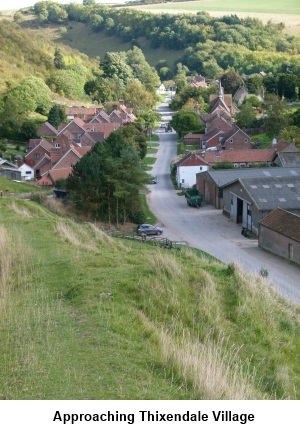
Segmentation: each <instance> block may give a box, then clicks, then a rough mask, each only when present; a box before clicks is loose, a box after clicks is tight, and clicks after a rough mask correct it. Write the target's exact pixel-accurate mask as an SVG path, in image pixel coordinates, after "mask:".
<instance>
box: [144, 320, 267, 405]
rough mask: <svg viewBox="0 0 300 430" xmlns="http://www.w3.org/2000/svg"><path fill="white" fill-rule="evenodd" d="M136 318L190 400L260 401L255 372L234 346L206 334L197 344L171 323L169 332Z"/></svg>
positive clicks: (261, 397)
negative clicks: (188, 392) (152, 335)
mask: <svg viewBox="0 0 300 430" xmlns="http://www.w3.org/2000/svg"><path fill="white" fill-rule="evenodd" d="M139 315H140V318H141V320H142V322H143V324H144V325H145V327H147V329H149V330H152V332H153V333H155V335H156V339H157V342H158V344H159V347H160V351H161V360H162V362H163V363H164V365H165V366H166V367H167V368H168V369H169V371H170V370H171V371H172V373H175V374H176V375H179V376H180V378H182V379H183V380H184V383H185V384H186V386H188V387H189V388H190V387H191V390H192V396H191V398H192V399H205V400H224V399H226V400H253V399H264V398H266V397H265V396H264V394H263V393H262V392H261V391H260V390H258V389H257V388H256V386H255V382H256V384H257V381H255V376H256V375H255V372H251V371H250V370H249V367H248V365H247V363H242V361H241V360H239V358H238V353H239V348H238V347H235V348H234V347H231V348H228V347H226V342H227V341H226V339H225V338H222V337H219V338H218V339H217V340H213V336H212V335H211V334H210V333H208V335H207V337H206V338H205V339H204V340H203V341H202V342H200V341H199V340H197V339H195V338H192V336H191V335H190V333H189V332H188V331H185V330H183V329H180V327H179V326H178V325H176V321H174V326H173V328H172V331H171V330H167V329H166V328H164V327H158V326H156V325H155V324H154V323H153V322H152V321H150V320H149V319H148V318H147V317H146V316H145V314H143V313H142V312H140V313H139Z"/></svg>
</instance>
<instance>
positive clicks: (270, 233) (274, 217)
mask: <svg viewBox="0 0 300 430" xmlns="http://www.w3.org/2000/svg"><path fill="white" fill-rule="evenodd" d="M258 246H260V247H261V248H263V249H266V250H267V251H270V252H272V253H273V254H276V255H279V256H280V257H284V258H286V259H288V260H290V261H293V262H294V263H297V264H300V216H299V215H296V214H294V213H291V212H288V211H286V210H284V209H280V208H277V209H274V210H273V211H272V212H270V213H269V214H268V215H267V216H266V217H265V218H263V219H262V220H261V221H260V222H259V228H258Z"/></svg>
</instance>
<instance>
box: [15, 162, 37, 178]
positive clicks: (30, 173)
mask: <svg viewBox="0 0 300 430" xmlns="http://www.w3.org/2000/svg"><path fill="white" fill-rule="evenodd" d="M18 170H19V172H20V173H21V180H22V181H32V180H33V179H34V169H33V168H32V167H30V166H28V164H26V163H22V164H21V165H20V166H19V167H18Z"/></svg>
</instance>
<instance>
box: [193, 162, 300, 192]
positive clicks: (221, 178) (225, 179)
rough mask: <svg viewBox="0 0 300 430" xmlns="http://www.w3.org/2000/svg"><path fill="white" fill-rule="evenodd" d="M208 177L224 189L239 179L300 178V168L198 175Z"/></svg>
mask: <svg viewBox="0 0 300 430" xmlns="http://www.w3.org/2000/svg"><path fill="white" fill-rule="evenodd" d="M205 174H206V175H208V176H209V177H210V178H211V179H212V181H213V182H215V184H216V185H217V186H218V187H220V188H223V187H225V186H227V185H229V184H232V183H233V182H235V181H237V180H238V178H265V177H268V176H269V177H273V178H276V177H285V176H291V177H293V176H300V167H294V168H293V169H291V168H289V167H270V168H264V169H261V168H257V169H253V168H249V167H248V168H245V169H224V170H209V171H208V172H204V173H197V176H198V175H200V177H201V175H202V176H203V175H205Z"/></svg>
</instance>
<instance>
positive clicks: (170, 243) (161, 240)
mask: <svg viewBox="0 0 300 430" xmlns="http://www.w3.org/2000/svg"><path fill="white" fill-rule="evenodd" d="M30 200H33V201H36V202H38V203H40V204H42V205H43V206H45V207H46V208H47V209H48V210H49V211H51V212H52V213H54V214H56V215H59V216H60V217H63V218H65V219H69V220H71V221H74V222H76V223H79V224H89V222H86V221H82V220H79V219H77V218H72V217H69V216H65V215H61V214H60V213H59V212H58V211H56V210H54V209H53V208H51V207H50V206H49V205H48V204H47V202H46V200H45V199H43V198H42V196H41V195H40V194H35V193H32V194H31V195H30ZM97 228H99V229H101V230H102V231H104V233H106V234H108V235H109V236H111V237H116V238H120V239H127V240H139V241H140V242H143V243H145V244H147V245H153V246H157V247H159V248H163V249H173V250H175V251H180V250H181V248H182V246H185V245H186V243H185V242H180V241H174V240H170V239H168V238H166V237H161V236H152V237H149V236H147V235H146V234H142V235H137V234H135V233H132V234H130V233H128V232H125V231H122V230H115V229H110V228H101V227H99V226H97Z"/></svg>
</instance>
